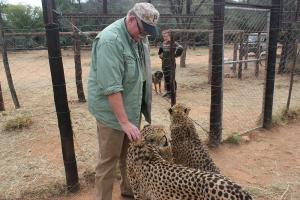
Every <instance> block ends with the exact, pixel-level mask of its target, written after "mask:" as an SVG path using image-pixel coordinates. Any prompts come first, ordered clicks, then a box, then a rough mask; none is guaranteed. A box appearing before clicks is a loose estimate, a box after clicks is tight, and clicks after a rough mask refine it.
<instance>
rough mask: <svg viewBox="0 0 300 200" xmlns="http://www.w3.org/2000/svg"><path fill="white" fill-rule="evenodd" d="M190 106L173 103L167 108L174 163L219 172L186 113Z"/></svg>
mask: <svg viewBox="0 0 300 200" xmlns="http://www.w3.org/2000/svg"><path fill="white" fill-rule="evenodd" d="M189 112H190V108H188V107H186V106H185V105H184V104H175V105H174V106H173V107H171V108H170V109H169V113H170V118H171V124H170V130H171V142H170V143H171V149H172V154H173V160H174V162H175V163H176V164H182V165H183V166H186V167H191V168H196V169H200V170H201V171H208V172H214V173H220V170H219V169H218V167H217V166H216V165H215V163H214V162H213V160H212V159H211V157H210V155H209V153H208V150H207V149H206V148H205V146H204V145H203V143H202V142H201V140H200V138H199V136H198V134H197V131H196V128H195V125H194V123H193V121H192V120H191V119H190V118H189V116H188V114H189Z"/></svg>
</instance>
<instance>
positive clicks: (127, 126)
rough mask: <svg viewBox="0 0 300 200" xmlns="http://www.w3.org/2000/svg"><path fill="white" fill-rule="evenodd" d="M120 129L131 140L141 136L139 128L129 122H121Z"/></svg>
mask: <svg viewBox="0 0 300 200" xmlns="http://www.w3.org/2000/svg"><path fill="white" fill-rule="evenodd" d="M120 125H121V128H122V130H123V131H124V132H125V133H126V135H127V137H128V139H129V140H130V141H131V142H133V141H136V140H139V139H140V138H141V133H140V130H139V129H138V128H137V127H136V126H135V125H133V124H132V123H130V122H126V123H121V124H120Z"/></svg>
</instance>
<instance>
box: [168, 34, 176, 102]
mask: <svg viewBox="0 0 300 200" xmlns="http://www.w3.org/2000/svg"><path fill="white" fill-rule="evenodd" d="M170 36H171V42H170V54H169V59H170V65H171V66H170V72H171V73H170V79H171V80H170V89H171V106H173V105H175V104H176V78H175V71H176V60H175V42H174V37H173V33H172V32H170Z"/></svg>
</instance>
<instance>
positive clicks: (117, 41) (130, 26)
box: [88, 3, 159, 200]
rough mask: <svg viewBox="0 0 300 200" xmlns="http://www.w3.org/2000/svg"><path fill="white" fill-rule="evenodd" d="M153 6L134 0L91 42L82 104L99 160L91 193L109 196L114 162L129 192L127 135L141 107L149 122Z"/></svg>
mask: <svg viewBox="0 0 300 200" xmlns="http://www.w3.org/2000/svg"><path fill="white" fill-rule="evenodd" d="M158 18H159V13H158V11H157V10H156V9H155V8H154V6H153V5H152V4H150V3H137V4H135V5H134V7H133V8H132V9H131V10H129V11H128V13H127V16H126V18H122V19H119V20H117V21H115V22H114V23H112V24H111V25H109V26H108V27H106V28H105V29H104V30H103V31H101V33H99V34H98V35H97V37H96V38H95V41H94V42H93V48H92V61H91V66H90V74H89V80H88V107H89V111H90V112H91V113H92V114H93V115H94V116H95V118H96V120H97V133H98V141H99V162H98V164H97V167H96V181H95V182H96V199H98V200H111V199H112V188H113V182H114V171H115V167H116V164H117V161H118V160H119V161H120V162H119V163H120V171H121V177H122V180H121V185H120V188H121V195H122V196H124V197H133V195H132V191H131V188H130V186H129V182H128V179H127V174H126V155H127V149H128V143H129V141H135V140H138V139H139V138H140V131H139V126H140V121H141V113H142V114H143V115H144V117H145V120H146V121H147V122H148V123H150V122H151V113H150V112H151V98H152V96H151V94H152V82H151V66H150V53H149V43H148V39H147V35H152V36H155V35H156V33H157V30H156V24H157V21H158Z"/></svg>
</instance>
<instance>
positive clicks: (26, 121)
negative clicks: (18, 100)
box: [4, 115, 33, 131]
mask: <svg viewBox="0 0 300 200" xmlns="http://www.w3.org/2000/svg"><path fill="white" fill-rule="evenodd" d="M32 123H33V121H32V120H31V117H29V116H25V115H23V116H17V117H15V118H13V119H9V120H8V121H7V122H6V123H5V124H4V130H5V131H14V130H21V129H23V128H28V127H29V126H30V125H31V124H32Z"/></svg>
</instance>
